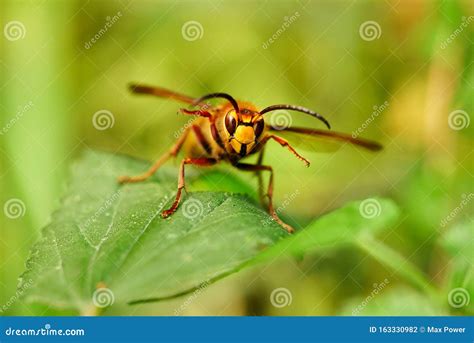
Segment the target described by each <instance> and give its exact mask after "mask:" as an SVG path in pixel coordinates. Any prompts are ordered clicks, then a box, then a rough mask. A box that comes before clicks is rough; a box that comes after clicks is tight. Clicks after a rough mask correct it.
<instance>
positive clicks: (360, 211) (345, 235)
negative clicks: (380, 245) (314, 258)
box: [261, 198, 399, 258]
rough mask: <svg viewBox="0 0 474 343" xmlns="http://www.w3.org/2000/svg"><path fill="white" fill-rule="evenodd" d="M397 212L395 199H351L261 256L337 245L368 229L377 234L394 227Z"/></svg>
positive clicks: (364, 233)
mask: <svg viewBox="0 0 474 343" xmlns="http://www.w3.org/2000/svg"><path fill="white" fill-rule="evenodd" d="M372 210H373V211H375V212H372ZM398 216H399V209H398V207H397V206H396V205H395V203H394V202H393V201H392V200H388V199H381V198H373V199H367V200H364V201H356V202H352V203H349V204H347V205H345V206H344V207H341V208H340V209H338V210H336V211H333V212H331V213H328V214H326V215H324V216H322V217H321V218H318V219H317V220H315V221H314V222H312V223H311V224H310V225H308V227H306V228H305V229H304V230H302V231H301V232H299V233H298V234H295V235H293V236H291V237H290V238H288V239H285V240H283V241H281V242H279V243H278V244H276V245H275V246H274V247H272V248H271V249H267V250H266V251H265V252H264V253H262V254H261V257H262V258H273V257H276V256H280V255H282V254H288V253H291V254H296V255H298V254H301V253H305V252H308V251H321V250H326V249H332V248H338V247H340V246H341V245H347V244H350V243H353V242H354V241H355V240H357V239H358V237H362V236H364V235H366V234H368V233H370V234H376V233H378V232H379V231H380V230H382V229H386V228H388V227H391V226H392V224H393V223H394V222H395V220H396V219H397V218H398Z"/></svg>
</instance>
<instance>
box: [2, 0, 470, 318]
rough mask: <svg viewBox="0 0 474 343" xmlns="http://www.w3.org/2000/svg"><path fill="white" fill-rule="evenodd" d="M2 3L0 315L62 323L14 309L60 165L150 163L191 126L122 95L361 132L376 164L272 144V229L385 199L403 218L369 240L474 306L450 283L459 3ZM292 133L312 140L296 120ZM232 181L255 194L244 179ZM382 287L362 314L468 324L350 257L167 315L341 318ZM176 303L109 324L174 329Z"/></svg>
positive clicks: (463, 176) (276, 267) (262, 277)
mask: <svg viewBox="0 0 474 343" xmlns="http://www.w3.org/2000/svg"><path fill="white" fill-rule="evenodd" d="M0 6H1V7H0V13H1V14H0V18H1V24H2V29H3V30H2V31H3V32H2V37H1V40H0V42H1V43H0V44H1V56H0V58H1V59H0V73H1V82H0V99H1V100H0V118H1V122H0V126H1V128H2V131H1V134H0V144H1V145H0V146H1V148H0V166H1V167H0V168H1V169H0V189H1V193H0V194H1V196H0V204H1V205H2V208H4V209H3V212H2V213H1V215H0V224H1V231H0V233H1V236H0V306H1V305H3V304H7V305H8V306H6V307H5V308H4V310H3V311H2V314H10V315H46V314H49V315H55V314H64V312H61V311H57V310H55V309H54V308H49V307H47V306H32V305H29V304H23V303H22V302H21V301H16V298H15V296H16V285H17V278H18V276H19V275H20V274H21V273H22V272H23V270H24V263H25V260H26V258H27V256H28V253H29V249H30V248H31V246H32V244H33V243H34V242H35V241H36V240H37V239H38V237H39V235H40V230H41V228H42V227H43V226H44V225H45V224H46V223H48V220H49V216H50V214H51V212H52V211H53V210H54V209H55V208H57V207H58V206H59V203H60V199H61V195H62V193H63V192H64V189H65V186H66V185H67V173H68V168H69V165H70V162H71V161H72V160H73V159H74V158H76V157H77V156H78V155H80V154H81V151H83V150H84V149H86V148H93V149H101V150H106V151H110V152H117V153H125V154H128V155H132V156H135V157H138V158H144V159H148V160H153V159H156V158H157V156H159V155H160V154H161V153H162V152H164V151H165V149H167V148H168V147H169V146H170V145H171V144H172V143H173V141H174V139H175V134H176V132H179V131H180V130H181V129H182V127H183V125H185V124H186V123H187V122H188V121H189V118H186V117H183V116H180V115H177V109H178V107H179V105H178V104H176V103H173V102H170V101H163V100H160V99H155V98H146V97H135V96H132V95H131V94H129V93H128V91H127V87H126V86H127V84H128V83H129V82H131V81H135V82H143V83H148V84H152V85H153V84H154V85H160V86H164V87H167V88H170V89H174V90H178V91H181V92H183V93H185V94H189V95H192V96H200V95H203V94H206V93H209V92H213V91H223V92H227V93H230V94H232V95H233V96H234V97H236V98H238V99H241V100H248V101H252V102H254V103H255V104H256V105H257V106H258V107H260V108H262V107H265V106H268V105H271V104H276V103H294V104H300V105H303V106H306V107H309V108H312V109H315V110H317V111H318V112H320V113H322V114H324V115H325V116H326V117H327V118H328V119H329V121H330V122H331V124H332V127H333V128H334V130H336V131H343V132H348V133H351V132H355V131H356V130H357V129H358V128H361V127H362V125H363V124H364V123H367V121H368V120H370V122H368V123H367V125H365V124H364V126H366V127H365V128H364V129H363V130H362V131H363V132H362V133H361V134H360V135H361V136H362V137H367V138H372V139H376V140H378V141H380V142H381V143H383V145H384V147H385V149H384V151H383V152H381V153H377V154H372V153H366V152H363V151H360V150H357V149H354V148H350V147H347V148H346V147H345V148H343V149H341V150H339V151H338V152H337V153H334V154H319V153H306V154H305V156H306V157H307V158H309V159H310V160H311V162H312V166H311V168H309V169H307V168H304V166H303V164H302V163H301V162H300V161H299V160H297V159H295V158H294V157H293V156H292V155H291V154H289V153H288V152H287V151H286V150H285V149H282V148H280V147H279V146H276V144H275V145H273V144H270V146H269V149H268V150H267V153H266V158H265V161H266V162H267V163H268V164H271V165H273V166H274V169H275V173H276V174H275V175H276V176H275V177H276V179H275V186H276V188H275V201H276V204H277V206H278V204H281V203H282V202H283V201H285V198H288V197H291V196H292V194H294V193H295V192H297V196H295V197H294V200H292V201H290V202H289V205H288V206H285V209H284V216H285V217H286V218H288V220H289V221H290V222H292V223H296V224H297V225H298V226H301V227H303V226H304V225H305V224H306V223H308V222H310V221H311V220H312V219H314V218H315V217H317V216H319V215H320V214H322V213H324V212H327V211H330V210H331V209H334V208H337V207H339V206H341V205H342V204H344V203H345V202H347V201H349V200H354V199H363V198H366V197H371V196H375V195H382V196H386V197H391V198H393V199H394V200H395V201H396V202H397V203H398V204H399V205H400V206H401V208H402V211H403V212H402V216H401V219H400V221H399V223H397V225H396V226H395V227H393V228H391V230H388V231H387V232H389V233H388V234H386V235H385V236H384V237H381V241H383V242H384V243H385V244H386V245H388V246H390V247H392V248H393V249H395V250H397V251H399V252H400V254H402V255H403V256H405V258H406V259H407V260H409V261H410V262H411V263H413V264H414V265H416V266H417V267H418V268H419V269H420V270H422V271H423V273H424V274H425V275H426V277H427V278H428V280H430V282H431V283H432V284H433V286H434V287H436V288H438V289H440V290H441V291H440V292H441V294H445V295H446V297H447V295H448V292H449V291H450V290H452V289H453V288H454V287H455V286H456V287H457V286H463V287H465V288H466V289H468V292H469V293H468V294H470V296H471V298H472V297H473V294H472V288H471V286H466V285H472V279H471V280H467V281H466V280H465V275H467V274H466V271H467V272H469V271H472V262H473V251H474V249H467V250H464V251H461V250H460V248H459V245H462V244H468V247H470V248H473V247H474V246H473V236H472V229H471V228H472V214H473V207H474V206H473V205H474V201H472V193H473V178H472V176H473V153H472V147H473V126H474V124H472V123H470V119H471V118H470V116H472V114H473V113H474V111H473V110H474V106H473V98H474V97H473V85H474V72H473V60H474V58H473V51H474V48H473V42H474V37H473V32H474V17H473V15H474V11H473V5H472V2H471V1H469V0H466V1H408V0H402V1H357V2H356V1H349V0H346V1H305V0H301V1H211V0H208V1H199V2H198V1H87V2H84V1H9V0H6V1H2V3H1V5H0ZM366 25H369V28H366V27H365V26H366ZM189 26H191V27H189ZM371 29H372V31H371ZM374 31H375V33H374ZM93 37H98V38H96V39H94V41H93V40H92V39H93ZM384 104H385V105H384ZM382 105H384V106H383V108H382V110H380V108H381V106H382ZM99 110H107V111H110V112H111V113H112V115H113V121H114V122H113V126H111V127H109V128H107V129H105V130H98V129H96V128H95V126H94V125H93V116H94V113H96V112H97V111H99ZM374 111H376V112H377V114H376V115H374V114H373V112H374ZM370 118H372V120H371V119H370ZM293 124H295V125H298V126H302V125H305V126H309V127H318V123H316V122H315V121H314V120H311V118H309V119H308V118H305V117H304V116H298V115H295V119H294V122H293ZM171 164H172V163H171ZM219 168H227V167H225V166H222V167H219ZM235 174H237V175H238V177H239V178H241V179H242V180H243V181H244V182H248V183H249V184H251V185H255V187H256V179H255V178H254V177H252V176H249V175H245V174H242V173H240V174H239V173H238V172H237V171H235ZM190 190H191V191H192V190H193V189H190ZM194 190H196V189H194ZM292 198H293V197H292ZM11 199H19V200H20V201H21V206H20V207H21V208H20V211H24V213H22V214H23V215H20V216H19V217H18V218H11V215H10V216H8V215H7V212H6V210H5V208H6V204H7V203H8V202H9V201H10V200H11ZM466 199H467V201H466ZM463 200H465V201H464V203H466V205H462V204H464V203H463ZM460 207H461V208H460ZM459 208H460V210H458V211H456V214H455V215H454V216H452V219H449V220H448V221H446V218H448V217H449V216H450V213H452V211H455V209H459ZM449 218H450V217H449ZM443 220H444V221H443ZM466 232H467V234H466ZM386 278H387V279H388V280H389V283H388V284H387V285H386V287H384V288H383V290H382V291H381V292H380V294H378V295H377V296H376V297H374V298H373V299H370V300H369V301H368V302H367V304H366V305H364V311H365V312H363V313H365V314H381V315H396V314H450V313H452V314H463V313H472V312H471V311H472V303H471V304H470V305H469V306H465V307H464V308H454V307H452V306H449V305H448V304H447V302H448V301H447V299H445V298H443V299H444V303H445V304H444V305H446V306H437V305H435V304H433V302H432V301H430V299H429V298H427V297H426V295H425V294H423V292H422V291H420V290H418V289H416V288H415V287H413V286H412V285H411V284H409V283H407V282H406V280H404V279H401V278H399V277H398V276H397V275H396V274H393V273H392V272H391V271H390V270H388V269H386V268H385V267H384V266H383V265H382V264H380V263H379V262H377V261H376V260H374V259H372V258H370V257H367V255H366V254H365V253H364V252H363V251H360V250H356V249H354V248H351V247H348V248H347V249H339V250H337V251H332V252H331V253H329V254H318V255H309V256H305V257H304V258H302V259H301V260H290V259H289V260H285V261H278V262H274V263H272V264H270V265H267V266H265V267H257V268H252V269H249V270H246V271H243V272H240V273H238V274H235V275H233V276H231V277H229V278H227V279H225V280H223V281H220V282H218V283H217V284H215V285H212V286H210V287H208V288H207V289H206V290H204V291H203V292H202V294H199V296H198V297H196V299H193V301H192V304H191V305H190V306H189V307H188V308H187V309H186V311H185V312H184V313H183V314H189V315H340V314H349V315H350V314H351V313H352V314H354V309H355V308H357V306H358V305H360V304H361V303H362V302H363V301H364V299H366V298H367V296H368V295H370V294H371V292H372V290H373V287H374V286H373V285H374V284H380V283H382V282H384V281H383V280H385V279H386ZM277 287H285V288H288V289H291V290H292V296H293V301H292V303H291V306H287V307H285V308H276V307H274V306H272V305H271V303H270V302H269V301H268V297H269V296H270V293H271V292H272V290H273V289H275V288H277ZM12 299H13V301H12ZM185 299H186V297H184V298H181V299H176V300H173V301H168V302H164V303H159V304H148V305H140V306H135V307H123V308H117V309H112V310H111V311H110V312H107V314H108V313H110V314H125V315H140V314H141V315H151V314H157V315H164V314H173V311H174V310H175V309H176V308H177V307H178V306H180V304H181V303H183V301H184V300H185ZM471 300H472V302H474V299H471ZM66 314H72V313H66Z"/></svg>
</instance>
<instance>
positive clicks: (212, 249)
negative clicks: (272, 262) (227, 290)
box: [20, 152, 288, 313]
mask: <svg viewBox="0 0 474 343" xmlns="http://www.w3.org/2000/svg"><path fill="white" fill-rule="evenodd" d="M147 166H148V164H147V163H144V162H139V161H135V160H131V159H130V158H125V157H117V156H113V155H109V154H105V153H96V152H88V153H86V154H85V156H84V157H83V158H82V159H81V160H80V161H79V163H77V164H76V165H75V166H74V168H73V172H72V183H71V185H70V186H69V191H68V195H67V196H66V197H65V198H64V199H63V202H62V206H61V208H60V209H59V210H58V211H57V212H56V213H54V215H53V217H52V220H51V224H49V225H48V226H47V227H46V228H45V229H44V230H43V237H42V239H41V241H40V242H39V243H37V244H36V245H35V246H34V248H33V251H32V253H31V257H30V259H29V260H28V261H27V270H26V272H25V273H24V274H23V275H22V278H21V283H20V289H24V290H25V292H24V297H25V299H26V300H28V301H35V302H42V303H47V304H49V305H53V306H56V307H61V308H74V309H77V310H79V311H81V312H83V313H88V312H89V311H90V309H91V307H92V304H93V294H94V291H95V290H96V288H97V287H105V288H108V289H109V290H110V291H111V292H112V294H113V298H114V301H115V303H126V302H130V301H134V300H139V299H144V298H163V297H170V296H173V295H176V294H180V293H182V292H186V291H187V290H189V289H192V288H194V287H197V286H199V285H200V284H202V283H205V282H209V281H210V280H213V279H216V278H219V277H222V276H224V275H226V274H228V273H231V272H234V271H236V270H238V268H239V267H241V266H242V265H243V264H244V263H245V262H247V261H248V260H249V259H251V258H252V257H254V256H255V255H257V254H258V253H259V252H260V250H262V249H263V248H264V247H266V246H269V245H273V244H274V243H275V242H277V241H278V240H279V239H281V238H282V237H285V236H287V235H288V234H287V233H286V232H285V231H284V230H283V229H282V228H281V227H280V226H278V225H277V224H276V223H274V222H272V221H269V220H268V215H267V214H266V213H265V212H264V211H263V210H262V209H259V208H258V207H257V206H255V205H253V204H252V203H250V202H249V200H248V199H247V198H246V197H245V196H242V195H235V194H228V193H215V192H209V193H191V194H189V195H188V196H186V195H185V196H184V198H183V202H182V204H181V206H180V208H179V210H178V211H177V212H176V213H175V214H174V215H173V216H171V218H169V219H162V218H161V216H160V213H161V211H162V209H164V208H166V207H167V206H169V205H170V203H171V201H172V198H173V197H174V193H175V187H176V171H175V170H174V171H173V172H170V171H169V170H166V169H163V170H160V172H159V173H157V176H156V177H155V180H154V181H157V182H153V181H150V182H144V183H140V184H129V185H124V186H120V185H118V184H117V182H116V179H117V176H119V175H134V174H139V173H140V172H142V171H143V170H145V169H146V168H147ZM262 221H266V222H268V225H265V226H262V225H261V223H262Z"/></svg>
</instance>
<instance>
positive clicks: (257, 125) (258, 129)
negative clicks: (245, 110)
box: [253, 120, 265, 137]
mask: <svg viewBox="0 0 474 343" xmlns="http://www.w3.org/2000/svg"><path fill="white" fill-rule="evenodd" d="M264 127H265V123H264V122H263V120H259V121H257V122H256V123H255V125H254V126H253V129H254V131H255V136H256V137H258V136H260V135H261V134H262V132H263V128H264Z"/></svg>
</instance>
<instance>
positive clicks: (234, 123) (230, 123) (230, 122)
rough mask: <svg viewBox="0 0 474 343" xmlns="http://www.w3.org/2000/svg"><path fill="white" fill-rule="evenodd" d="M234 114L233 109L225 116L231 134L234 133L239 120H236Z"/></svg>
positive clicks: (226, 125)
mask: <svg viewBox="0 0 474 343" xmlns="http://www.w3.org/2000/svg"><path fill="white" fill-rule="evenodd" d="M233 114H234V113H233V111H230V112H229V113H227V114H226V116H225V128H226V129H227V132H229V134H231V135H233V134H234V132H235V129H236V127H237V120H235V117H234V115H233Z"/></svg>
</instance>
